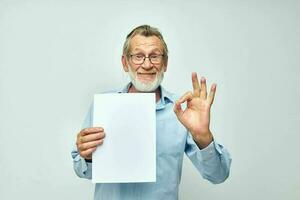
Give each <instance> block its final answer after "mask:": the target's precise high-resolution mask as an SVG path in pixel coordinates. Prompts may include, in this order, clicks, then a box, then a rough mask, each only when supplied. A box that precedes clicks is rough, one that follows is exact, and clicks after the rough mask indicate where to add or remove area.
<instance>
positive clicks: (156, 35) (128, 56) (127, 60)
mask: <svg viewBox="0 0 300 200" xmlns="http://www.w3.org/2000/svg"><path fill="white" fill-rule="evenodd" d="M122 64H123V69H124V71H125V72H127V73H128V74H129V76H130V78H131V82H130V83H129V84H127V85H126V87H124V88H123V89H122V90H118V91H116V92H119V93H126V92H155V94H156V125H157V127H156V134H157V135H156V137H157V144H156V146H157V149H156V151H157V152H156V155H157V157H156V168H157V169H156V171H157V174H156V182H154V183H151V182H150V183H113V184H103V183H101V184H100V183H99V184H96V186H95V194H94V199H97V200H98V199H99V200H100V199H101V200H102V199H103V200H109V199H118V200H119V199H120V200H121V199H122V200H127V199H128V200H134V199H142V200H148V199H149V200H154V199H163V200H168V199H170V200H174V199H178V186H179V183H180V178H181V170H182V160H183V154H184V152H185V153H186V155H187V156H188V158H189V159H190V160H191V161H192V162H193V164H194V165H195V167H196V168H197V170H198V171H199V172H200V173H201V175H202V177H203V178H205V179H207V180H209V181H210V182H212V183H215V184H217V183H221V182H223V181H225V180H226V178H227V177H228V175H229V169H230V163H231V158H230V155H229V153H228V152H227V150H226V149H225V148H224V147H223V146H222V145H220V144H218V143H217V142H216V141H215V140H214V138H213V134H212V133H211V131H210V127H209V124H210V109H211V106H212V103H213V100H214V96H215V92H216V84H213V85H212V86H211V89H210V92H209V94H207V88H206V80H205V78H201V80H200V83H199V81H198V78H197V74H196V73H192V84H193V91H192V92H186V93H185V94H184V95H182V96H181V97H180V98H178V97H177V96H176V95H174V94H172V93H170V92H168V91H166V90H165V89H164V88H163V87H162V86H161V82H162V80H163V77H164V73H165V72H166V70H167V66H168V48H167V45H166V43H165V41H164V39H163V36H162V34H161V33H160V32H159V31H158V30H157V29H156V28H154V27H151V26H148V25H143V26H139V27H137V28H135V29H134V30H132V31H131V32H130V33H129V34H128V36H127V38H126V41H125V44H124V47H123V55H122ZM183 103H186V106H185V107H184V108H182V107H181V104H183ZM92 113H93V108H91V109H90V111H89V112H88V115H87V118H86V120H85V123H84V126H83V128H84V129H82V130H81V131H80V132H79V133H78V135H77V141H76V148H74V150H73V151H72V157H73V161H74V170H75V172H76V174H77V175H78V176H79V177H81V178H86V179H91V177H92V167H91V165H92V153H93V152H94V151H95V150H96V148H97V147H98V146H99V145H101V144H103V142H104V141H105V127H91V126H92ZM124 131H125V132H124V134H126V130H124Z"/></svg>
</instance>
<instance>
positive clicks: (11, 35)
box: [0, 0, 300, 200]
mask: <svg viewBox="0 0 300 200" xmlns="http://www.w3.org/2000/svg"><path fill="white" fill-rule="evenodd" d="M299 13H300V4H299V1H296V0H295V1H283V0H282V1H266V0H265V1H250V0H249V1H239V0H236V1H234V0H231V1H229V0H228V1H196V0H195V1H188V2H187V1H171V0H165V1H79V0H77V1H75V0H74V1H67V0H61V1H33V0H31V1H21V0H19V1H14V0H11V1H8V0H0V122H1V125H0V131H1V132H0V174H1V178H0V199H1V200H7V199H13V200H14V199H44V200H47V199H49V200H50V199H73V200H75V199H78V200H79V199H92V196H93V189H94V187H93V184H92V183H91V182H90V181H87V180H83V179H79V178H78V177H76V175H75V174H74V172H73V169H72V160H71V155H70V151H71V146H72V145H73V143H74V142H75V135H76V133H77V132H78V131H79V130H80V127H81V123H82V121H83V118H84V115H85V113H86V111H87V109H88V107H89V105H90V103H91V101H92V96H93V94H94V93H98V92H101V91H104V90H108V89H112V88H115V87H119V86H122V85H123V84H124V83H126V81H127V76H126V75H125V74H124V73H123V72H122V67H121V62H120V57H121V49H122V45H123V42H124V39H125V36H126V34H127V33H128V32H129V31H130V30H131V29H132V28H134V27H135V26H137V25H141V24H150V25H153V26H156V27H158V28H159V29H160V30H161V31H162V33H163V34H164V36H165V39H166V42H167V44H168V46H169V49H170V59H169V67H168V71H167V74H166V76H165V80H164V82H163V85H164V86H165V87H166V88H167V89H169V90H171V91H173V92H175V93H178V94H182V93H184V92H185V91H187V90H191V88H192V85H191V80H190V74H191V72H192V71H196V72H198V74H199V75H200V76H206V77H207V79H208V83H209V85H211V83H212V82H216V83H217V84H218V88H217V94H216V98H215V102H214V105H213V109H212V116H211V117H212V122H211V129H212V131H213V133H214V135H215V138H216V140H218V141H219V142H221V143H223V144H224V145H225V146H226V147H227V148H228V149H229V151H230V152H231V155H232V157H233V163H232V168H231V174H230V177H229V179H228V180H227V181H226V182H225V183H223V184H221V185H213V184H210V183H208V182H207V181H205V180H203V179H202V178H201V176H200V175H199V174H198V172H197V171H196V169H195V168H194V167H193V165H192V164H191V162H190V161H189V160H188V159H185V160H184V165H183V176H182V181H181V185H180V191H179V193H180V199H183V200H190V199H191V200H193V199H210V200H211V199H213V200H214V199H243V200H253V199H272V200H277V199H281V200H283V199H289V200H297V199H300V192H299V188H300V174H299V169H300V160H299V157H300V156H299V147H298V144H299V142H298V140H299V139H300V137H299V128H298V127H299V122H300V117H299V105H298V103H299V100H300V90H299V89H298V87H297V78H298V76H299V72H300V70H299V64H300V61H299V50H300V49H299V48H300V47H299V46H300V43H299V40H300V39H299V35H300V26H299V21H300V14H299ZM297 67H298V68H297Z"/></svg>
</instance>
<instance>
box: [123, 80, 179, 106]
mask: <svg viewBox="0 0 300 200" xmlns="http://www.w3.org/2000/svg"><path fill="white" fill-rule="evenodd" d="M131 85H132V83H131V82H129V83H127V84H126V85H125V87H123V88H122V89H120V90H118V93H128V90H129V88H130V86H131ZM159 88H160V93H161V98H160V101H159V102H157V104H158V106H159V108H164V107H165V105H166V104H168V103H170V102H171V103H174V102H175V99H174V95H173V94H172V93H170V92H168V91H167V90H166V89H165V88H164V87H162V86H161V85H160V86H159Z"/></svg>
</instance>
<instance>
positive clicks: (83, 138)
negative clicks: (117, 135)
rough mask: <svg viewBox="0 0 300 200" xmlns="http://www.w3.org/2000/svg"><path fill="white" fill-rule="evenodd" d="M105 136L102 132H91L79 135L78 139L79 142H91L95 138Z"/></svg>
mask: <svg viewBox="0 0 300 200" xmlns="http://www.w3.org/2000/svg"><path fill="white" fill-rule="evenodd" d="M104 137H105V133H104V132H97V133H91V134H89V135H85V136H81V137H80V139H79V141H80V143H85V142H92V141H95V140H99V139H103V138H104Z"/></svg>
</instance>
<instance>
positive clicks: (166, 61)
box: [163, 59, 168, 72]
mask: <svg viewBox="0 0 300 200" xmlns="http://www.w3.org/2000/svg"><path fill="white" fill-rule="evenodd" d="M167 67H168V59H166V60H165V61H164V65H163V68H164V72H166V71H167Z"/></svg>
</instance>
